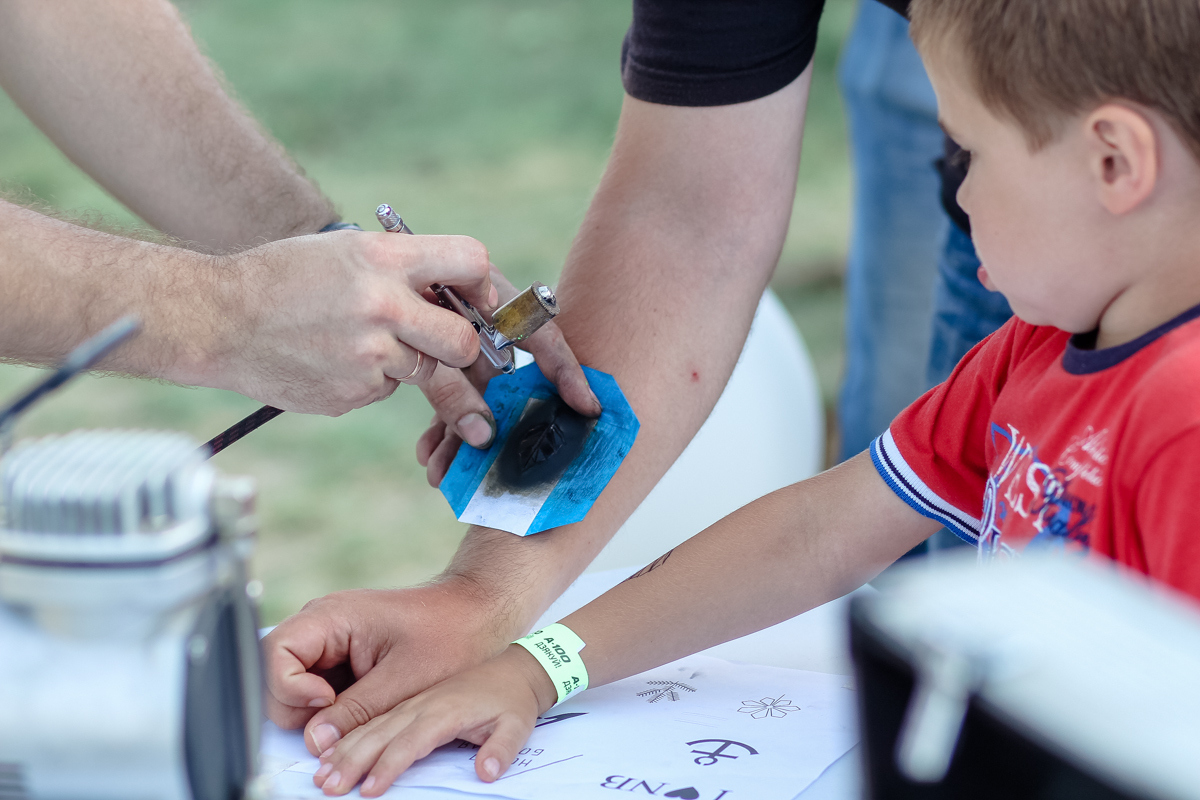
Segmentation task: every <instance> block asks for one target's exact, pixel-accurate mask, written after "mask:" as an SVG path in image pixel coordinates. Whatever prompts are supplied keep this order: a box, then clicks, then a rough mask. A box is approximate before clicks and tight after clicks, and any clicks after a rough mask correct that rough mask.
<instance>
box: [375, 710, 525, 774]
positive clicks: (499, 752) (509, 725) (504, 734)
mask: <svg viewBox="0 0 1200 800" xmlns="http://www.w3.org/2000/svg"><path fill="white" fill-rule="evenodd" d="M533 723H534V720H532V719H527V718H525V717H523V716H521V715H520V714H501V715H500V716H499V717H498V718H497V719H496V726H495V728H493V729H492V735H491V736H489V737H488V738H487V741H486V742H484V743H483V746H482V747H480V748H479V753H478V754H477V755H476V756H475V774H476V775H478V776H479V777H480V778H481V779H482V780H484V781H487V782H488V783H491V782H492V781H494V780H496V779H497V778H499V777H500V776H501V775H503V774H504V773H505V772H506V771H507V770H508V767H509V765H511V764H512V763H513V761H515V760H516V758H517V753H518V752H520V750H521V748H522V747H524V746H525V742H526V741H527V740H528V739H529V734H531V733H533ZM393 780H394V779H393Z"/></svg>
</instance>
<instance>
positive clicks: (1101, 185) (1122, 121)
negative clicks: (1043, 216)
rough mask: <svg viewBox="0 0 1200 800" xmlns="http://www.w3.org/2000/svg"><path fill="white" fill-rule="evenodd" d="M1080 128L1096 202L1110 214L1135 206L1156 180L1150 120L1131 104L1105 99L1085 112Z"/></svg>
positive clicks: (1155, 144) (1156, 158)
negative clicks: (1093, 108) (1110, 101)
mask: <svg viewBox="0 0 1200 800" xmlns="http://www.w3.org/2000/svg"><path fill="white" fill-rule="evenodd" d="M1084 132H1085V136H1086V137H1087V147H1088V161H1089V163H1090V165H1091V167H1092V174H1093V177H1094V178H1095V179H1096V182H1097V189H1098V191H1099V195H1100V202H1101V203H1102V204H1103V205H1104V207H1105V208H1106V209H1108V211H1109V212H1110V213H1113V214H1124V213H1126V212H1127V211H1130V210H1132V209H1133V208H1135V207H1137V205H1138V204H1140V203H1141V202H1142V201H1143V200H1145V199H1146V198H1147V197H1148V196H1149V195H1150V193H1151V192H1153V191H1154V186H1155V184H1156V183H1157V181H1158V168H1159V152H1158V149H1159V143H1158V135H1157V134H1156V133H1155V131H1154V127H1153V126H1152V125H1151V124H1150V121H1149V120H1148V119H1146V117H1145V116H1144V115H1143V114H1140V113H1138V112H1137V111H1136V110H1134V109H1132V108H1129V107H1127V106H1123V105H1119V104H1117V103H1105V104H1104V105H1102V106H1100V107H1099V108H1097V109H1096V110H1095V111H1093V112H1092V113H1091V114H1089V115H1088V117H1087V120H1086V122H1085V123H1084Z"/></svg>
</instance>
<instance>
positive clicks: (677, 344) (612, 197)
mask: <svg viewBox="0 0 1200 800" xmlns="http://www.w3.org/2000/svg"><path fill="white" fill-rule="evenodd" d="M808 80H809V73H808V72H806V73H805V74H804V75H803V76H801V77H800V78H798V79H797V81H796V82H795V83H793V84H792V85H791V86H789V87H787V88H785V89H783V90H781V91H780V92H777V93H776V94H774V95H771V96H770V97H767V98H763V99H762V100H757V101H754V102H752V103H745V104H741V105H739V106H727V107H721V108H674V107H666V106H657V105H652V104H649V103H643V102H641V101H638V100H633V99H629V98H627V99H626V103H625V107H624V109H623V111H622V119H621V125H620V128H619V130H618V134H617V140H616V144H615V146H614V150H613V156H612V159H611V160H610V163H609V167H608V170H607V172H606V174H605V176H604V179H603V181H602V183H601V186H600V188H599V190H598V191H597V194H596V198H595V200H594V201H593V203H592V206H591V208H590V210H589V212H588V214H587V217H586V219H585V220H584V223H583V227H582V229H581V231H580V233H579V236H578V238H577V240H576V242H575V245H574V246H573V248H572V250H571V254H570V256H569V258H568V261H567V264H566V267H565V269H564V272H563V277H562V280H561V282H560V284H559V287H558V294H559V302H560V305H561V306H562V308H563V309H564V312H563V314H562V316H560V317H559V322H560V324H561V327H562V329H563V331H564V333H565V334H566V336H567V339H568V341H569V342H570V343H571V346H572V348H573V349H574V351H575V353H576V354H577V355H578V356H579V360H580V362H581V363H584V364H587V365H589V366H592V367H595V368H597V369H600V370H603V371H605V372H609V373H611V374H613V375H614V376H615V377H616V378H617V381H618V383H619V384H620V386H621V388H622V390H623V391H624V393H625V395H626V397H627V398H628V399H629V402H630V404H631V405H632V406H633V408H634V410H635V412H636V413H637V415H638V418H639V420H640V421H641V430H640V432H639V434H638V439H637V442H636V443H635V445H634V447H633V448H632V449H631V451H630V453H629V455H628V457H627V458H626V459H625V462H624V463H623V464H622V466H621V468H620V470H618V472H617V474H616V476H615V477H614V478H613V480H612V482H611V483H610V484H609V486H608V488H607V489H605V491H604V493H603V494H602V495H601V497H600V499H599V500H598V501H597V502H596V504H595V506H593V508H592V509H591V511H590V512H589V513H588V516H587V518H586V519H585V520H584V521H583V522H580V523H577V524H575V525H570V526H566V527H564V528H560V529H557V530H554V531H550V532H547V533H543V534H538V535H537V536H534V537H526V538H524V539H522V538H518V537H515V536H512V535H510V534H506V533H500V532H497V531H488V530H484V529H478V528H476V529H472V531H471V532H470V533H468V535H467V537H466V539H465V540H464V542H463V546H462V547H461V548H460V550H459V553H458V555H457V556H456V558H455V560H454V562H453V563H452V564H451V567H450V573H451V574H454V575H457V576H466V577H468V578H470V579H471V580H473V581H474V582H476V583H478V584H480V585H483V586H486V587H488V589H487V590H488V591H489V592H491V593H492V594H493V595H495V596H496V597H497V599H502V600H503V601H504V603H503V605H504V607H505V608H508V609H511V630H510V631H509V633H512V634H516V633H520V632H523V630H524V629H525V628H526V627H528V625H530V624H531V623H532V622H533V620H534V619H535V618H536V616H537V615H538V614H539V613H541V611H542V610H544V608H545V607H546V606H547V605H548V604H549V603H550V602H552V601H553V600H554V598H556V597H557V596H558V595H559V594H560V593H561V592H562V591H563V590H564V589H565V588H566V587H567V586H568V585H569V584H570V583H571V581H572V580H574V578H575V577H576V576H577V575H578V574H579V573H580V572H581V571H582V570H583V569H584V567H586V566H587V564H589V563H590V562H591V561H592V559H593V558H594V557H595V556H596V554H597V553H599V551H600V550H601V549H602V548H603V547H604V545H605V544H606V543H607V542H608V541H609V539H610V538H611V537H612V535H613V534H614V533H615V532H616V530H617V529H618V528H619V527H620V526H621V524H623V523H624V521H625V519H626V518H628V516H629V515H630V514H631V513H632V512H633V510H634V509H635V508H637V506H638V504H639V503H641V501H642V500H643V499H644V498H645V496H646V495H647V494H648V493H649V491H650V489H651V488H652V487H653V486H654V484H655V483H657V482H658V480H659V479H660V478H661V477H662V475H663V474H664V473H665V472H666V471H667V469H668V468H669V467H670V466H671V464H672V463H674V461H675V459H676V458H677V457H678V456H679V454H680V453H681V452H682V451H683V449H684V447H686V446H687V443H688V442H689V441H690V440H691V438H692V436H694V435H695V433H696V431H697V430H698V429H699V428H700V426H701V425H702V424H703V422H704V420H705V419H706V418H707V417H708V414H709V412H710V411H711V410H712V408H713V406H714V405H715V403H716V401H717V399H718V398H719V397H720V394H721V391H722V390H723V389H724V386H725V383H726V381H727V380H728V379H729V375H730V373H731V372H732V371H733V367H734V364H735V363H736V362H737V358H738V355H739V354H740V352H741V349H742V346H743V344H744V342H745V338H746V334H747V332H748V331H749V328H750V323H751V321H752V319H753V316H754V310H755V308H756V307H757V304H758V300H759V297H760V296H761V294H762V292H763V290H764V288H765V287H766V284H767V282H768V280H769V279H770V276H771V274H772V271H773V270H774V267H775V264H776V261H777V260H778V258H779V252H780V249H781V248H782V245H783V238H784V235H785V233H786V230H787V223H788V219H789V217H790V212H791V205H792V199H793V197H794V195H795V175H796V167H797V164H798V157H799V143H800V135H801V131H802V129H803V122H804V106H805V102H806V100H807V93H808ZM767 424H769V421H764V425H767Z"/></svg>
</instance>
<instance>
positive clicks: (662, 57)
mask: <svg viewBox="0 0 1200 800" xmlns="http://www.w3.org/2000/svg"><path fill="white" fill-rule="evenodd" d="M908 1H909V0H880V2H883V4H884V5H886V6H889V7H890V8H892V9H894V10H896V11H897V12H899V13H901V14H906V13H907V11H908ZM824 7H825V0H633V24H632V25H631V26H630V28H629V33H627V34H626V35H625V44H624V46H623V47H622V48H621V78H622V80H623V81H624V82H625V91H626V92H628V93H629V94H630V95H632V96H633V97H636V98H638V99H639V100H646V101H647V102H650V103H661V104H664V105H671V106H724V105H730V104H733V103H744V102H746V101H749V100H756V99H758V98H760V97H766V96H767V95H769V94H771V93H772V92H775V91H778V90H779V89H782V88H783V87H784V86H787V85H788V84H789V83H791V82H792V81H793V80H795V79H796V76H798V75H799V74H800V73H801V72H803V71H804V68H805V67H807V66H808V62H809V61H811V60H812V56H813V51H814V49H815V48H816V46H817V23H818V22H819V21H820V19H821V11H822V9H823V8H824Z"/></svg>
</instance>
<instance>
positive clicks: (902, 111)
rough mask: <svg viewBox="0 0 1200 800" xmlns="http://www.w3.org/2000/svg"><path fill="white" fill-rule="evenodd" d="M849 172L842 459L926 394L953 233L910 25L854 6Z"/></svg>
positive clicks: (930, 105) (844, 84)
mask: <svg viewBox="0 0 1200 800" xmlns="http://www.w3.org/2000/svg"><path fill="white" fill-rule="evenodd" d="M838 83H839V85H840V87H841V90H842V98H843V100H844V101H845V106H846V114H847V122H848V125H849V128H850V147H851V159H852V163H853V167H854V212H853V214H854V216H853V224H852V234H851V240H850V252H849V258H848V262H847V267H846V367H845V377H844V379H843V382H842V388H841V394H840V398H839V401H838V419H839V421H840V424H841V448H840V453H839V456H840V459H839V460H844V459H846V458H849V457H850V456H853V455H855V454H857V453H859V452H861V451H862V450H864V449H866V447H867V445H869V444H870V443H871V440H872V439H874V438H875V437H876V436H878V435H879V434H880V433H882V432H883V431H884V430H885V429H886V428H887V426H888V424H889V423H890V422H891V421H892V419H893V417H895V416H896V414H898V413H899V412H900V411H901V410H902V409H904V407H905V406H907V405H908V404H909V403H911V402H912V401H913V400H914V399H915V398H916V397H918V396H919V395H920V394H921V393H922V392H923V391H925V389H926V388H927V384H926V365H927V361H928V357H929V342H930V336H931V328H930V319H931V315H932V312H933V298H934V279H935V276H936V274H937V263H938V253H939V252H940V251H941V248H942V243H943V242H944V240H945V238H946V231H947V229H948V228H949V226H950V222H949V218H948V217H947V216H946V213H945V212H944V211H943V210H942V208H941V204H940V199H939V194H938V192H939V182H938V176H937V173H936V171H935V170H934V168H933V160H934V159H935V158H937V157H938V156H939V155H940V154H941V152H942V132H941V129H940V128H939V127H938V124H937V101H936V99H935V97H934V94H933V87H932V86H930V84H929V79H928V78H927V77H926V75H925V70H924V67H923V66H922V65H921V60H920V58H919V57H918V56H917V52H916V50H915V48H913V45H912V42H911V41H910V40H909V38H908V23H907V22H905V20H904V19H903V18H902V17H900V15H898V14H896V13H895V12H893V11H891V10H890V9H888V8H885V7H884V6H883V5H881V4H879V3H875V2H870V0H867V2H863V3H861V5H860V8H859V11H858V17H857V19H856V20H855V23H854V27H853V29H852V31H851V33H850V36H849V38H848V39H847V40H846V44H845V47H844V49H843V51H842V60H841V64H840V66H839V69H838Z"/></svg>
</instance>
